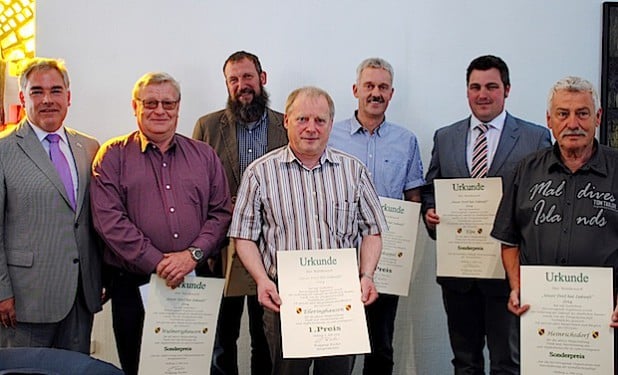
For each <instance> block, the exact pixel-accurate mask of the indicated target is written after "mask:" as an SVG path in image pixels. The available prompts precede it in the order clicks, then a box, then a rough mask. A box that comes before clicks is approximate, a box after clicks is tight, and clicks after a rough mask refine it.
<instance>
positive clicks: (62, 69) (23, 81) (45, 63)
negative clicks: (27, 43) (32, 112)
mask: <svg viewBox="0 0 618 375" xmlns="http://www.w3.org/2000/svg"><path fill="white" fill-rule="evenodd" d="M20 68H21V69H20V70H21V73H20V74H19V78H18V82H19V88H20V90H21V91H22V92H25V91H26V86H28V77H29V76H30V74H31V73H32V72H36V71H40V70H52V69H53V70H56V71H57V72H58V73H60V75H61V76H62V80H63V81H64V86H65V87H66V89H67V90H68V89H69V85H70V83H71V82H70V81H69V72H68V71H67V68H66V66H65V65H64V61H63V60H60V59H50V58H45V57H35V58H32V59H28V60H26V61H25V62H24V63H23V65H21V66H20Z"/></svg>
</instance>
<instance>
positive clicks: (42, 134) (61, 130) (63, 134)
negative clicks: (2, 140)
mask: <svg viewBox="0 0 618 375" xmlns="http://www.w3.org/2000/svg"><path fill="white" fill-rule="evenodd" d="M28 123H29V124H30V127H31V128H32V130H34V134H36V137H37V138H38V139H39V142H43V140H44V139H45V137H47V134H58V135H59V136H60V138H61V139H62V141H63V142H64V143H66V144H68V143H69V140H68V139H67V135H66V132H65V131H64V125H61V126H60V127H59V128H58V129H57V130H56V131H54V132H47V131H45V130H43V129H41V128H39V127H38V126H37V125H34V124H33V123H31V122H30V121H28Z"/></svg>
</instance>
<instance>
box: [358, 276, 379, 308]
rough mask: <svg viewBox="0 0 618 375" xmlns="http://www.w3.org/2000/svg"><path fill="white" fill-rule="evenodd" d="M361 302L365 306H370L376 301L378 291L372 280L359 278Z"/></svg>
mask: <svg viewBox="0 0 618 375" xmlns="http://www.w3.org/2000/svg"><path fill="white" fill-rule="evenodd" d="M360 285H361V301H363V304H364V305H365V306H368V305H371V304H372V303H374V302H375V300H376V299H378V289H376V285H375V284H374V283H373V280H372V279H370V278H368V277H361V279H360Z"/></svg>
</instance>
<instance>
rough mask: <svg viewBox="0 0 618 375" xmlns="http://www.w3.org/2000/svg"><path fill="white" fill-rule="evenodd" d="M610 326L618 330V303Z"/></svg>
mask: <svg viewBox="0 0 618 375" xmlns="http://www.w3.org/2000/svg"><path fill="white" fill-rule="evenodd" d="M609 325H610V327H614V328H618V303H617V304H616V308H615V309H614V312H613V313H612V322H611V323H610V324H609Z"/></svg>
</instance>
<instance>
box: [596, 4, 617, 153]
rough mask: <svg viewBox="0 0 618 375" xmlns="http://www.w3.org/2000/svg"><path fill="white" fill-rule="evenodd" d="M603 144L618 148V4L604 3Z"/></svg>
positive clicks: (601, 133)
mask: <svg viewBox="0 0 618 375" xmlns="http://www.w3.org/2000/svg"><path fill="white" fill-rule="evenodd" d="M602 65H603V66H602V71H601V107H602V108H603V116H602V119H601V132H600V136H601V143H603V144H606V145H608V146H611V147H614V148H618V2H605V3H603V58H602Z"/></svg>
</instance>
